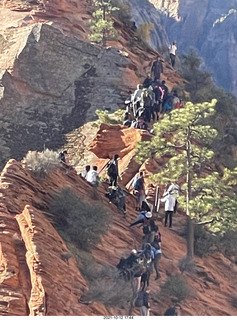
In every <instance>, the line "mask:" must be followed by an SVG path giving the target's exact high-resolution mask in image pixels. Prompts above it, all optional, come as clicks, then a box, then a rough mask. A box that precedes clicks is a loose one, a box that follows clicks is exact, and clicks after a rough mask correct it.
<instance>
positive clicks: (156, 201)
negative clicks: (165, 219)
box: [155, 186, 160, 212]
mask: <svg viewBox="0 0 237 320" xmlns="http://www.w3.org/2000/svg"><path fill="white" fill-rule="evenodd" d="M159 190H160V187H159V186H156V193H155V212H157V205H158V200H159Z"/></svg>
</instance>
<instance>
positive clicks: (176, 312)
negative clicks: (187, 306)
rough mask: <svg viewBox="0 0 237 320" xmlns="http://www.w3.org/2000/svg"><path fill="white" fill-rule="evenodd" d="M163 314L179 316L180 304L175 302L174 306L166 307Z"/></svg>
mask: <svg viewBox="0 0 237 320" xmlns="http://www.w3.org/2000/svg"><path fill="white" fill-rule="evenodd" d="M164 316H181V312H180V305H178V304H176V305H175V306H174V307H171V308H168V309H167V310H166V311H165V313H164Z"/></svg>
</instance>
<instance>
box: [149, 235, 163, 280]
mask: <svg viewBox="0 0 237 320" xmlns="http://www.w3.org/2000/svg"><path fill="white" fill-rule="evenodd" d="M151 247H152V250H153V253H154V259H153V265H154V269H155V271H156V278H155V280H157V279H159V278H160V277H161V276H160V273H159V268H158V262H159V260H160V258H161V253H162V251H161V248H160V242H159V240H158V239H157V238H155V239H154V241H153V242H152V243H151Z"/></svg>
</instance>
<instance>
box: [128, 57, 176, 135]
mask: <svg viewBox="0 0 237 320" xmlns="http://www.w3.org/2000/svg"><path fill="white" fill-rule="evenodd" d="M161 73H163V65H162V60H161V59H160V58H159V57H157V59H156V60H155V61H154V62H153V63H152V66H151V72H150V73H148V74H147V77H146V78H145V80H144V81H143V83H142V84H138V85H137V88H136V90H135V91H134V92H132V91H129V97H128V98H127V99H126V100H125V106H126V111H125V115H124V120H123V125H125V126H128V127H134V128H137V129H144V130H148V124H149V123H150V122H151V121H153V122H154V121H158V120H159V118H160V115H162V114H164V113H167V112H170V111H171V110H173V109H179V108H180V107H181V99H180V98H179V96H178V93H177V90H172V91H171V92H169V89H168V87H167V86H166V81H165V80H160V76H161Z"/></svg>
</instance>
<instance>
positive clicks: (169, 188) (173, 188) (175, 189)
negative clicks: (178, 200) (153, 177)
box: [163, 181, 180, 197]
mask: <svg viewBox="0 0 237 320" xmlns="http://www.w3.org/2000/svg"><path fill="white" fill-rule="evenodd" d="M170 192H171V193H172V194H175V195H176V196H177V197H179V192H180V187H179V185H178V184H177V183H174V182H171V181H169V182H168V183H167V185H166V188H165V191H164V194H163V196H166V195H167V194H169V193H170Z"/></svg>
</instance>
